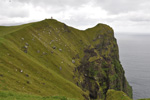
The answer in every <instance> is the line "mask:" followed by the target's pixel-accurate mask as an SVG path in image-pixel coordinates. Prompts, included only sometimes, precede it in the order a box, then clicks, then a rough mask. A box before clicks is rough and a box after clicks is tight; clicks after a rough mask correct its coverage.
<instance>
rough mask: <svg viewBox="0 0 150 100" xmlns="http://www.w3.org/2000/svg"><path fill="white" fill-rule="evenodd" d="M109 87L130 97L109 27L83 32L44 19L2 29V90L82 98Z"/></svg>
mask: <svg viewBox="0 0 150 100" xmlns="http://www.w3.org/2000/svg"><path fill="white" fill-rule="evenodd" d="M108 89H115V90H121V91H124V92H125V93H126V94H127V95H129V96H130V97H132V89H131V87H130V86H129V85H128V82H127V81H126V78H125V76H124V70H123V68H122V66H121V65H120V62H119V56H118V46H117V44H116V40H115V38H114V36H113V30H112V29H111V28H110V27H109V26H107V25H104V24H98V25H97V26H95V27H93V28H90V29H87V30H85V31H80V30H77V29H74V28H72V27H68V26H67V25H65V24H63V23H60V22H58V21H56V20H53V19H50V20H49V19H46V20H43V21H41V22H36V23H30V24H26V25H21V26H13V27H0V90H3V91H15V92H23V93H28V94H34V95H40V96H66V97H69V98H76V99H81V100H83V99H89V98H91V99H98V98H101V99H104V98H105V96H106V93H107V90H108Z"/></svg>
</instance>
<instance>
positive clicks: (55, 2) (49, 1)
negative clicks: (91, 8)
mask: <svg viewBox="0 0 150 100" xmlns="http://www.w3.org/2000/svg"><path fill="white" fill-rule="evenodd" d="M13 2H20V3H28V4H33V5H34V6H43V7H44V6H45V7H48V6H55V7H64V6H72V7H76V6H81V5H83V4H85V3H87V0H80V1H77V0H13Z"/></svg>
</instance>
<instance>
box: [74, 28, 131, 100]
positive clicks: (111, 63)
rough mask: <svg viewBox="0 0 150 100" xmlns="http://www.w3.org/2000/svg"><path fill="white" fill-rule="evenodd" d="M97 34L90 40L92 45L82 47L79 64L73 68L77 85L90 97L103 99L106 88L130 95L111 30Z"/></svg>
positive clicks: (129, 88)
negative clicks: (82, 54) (82, 53)
mask: <svg viewBox="0 0 150 100" xmlns="http://www.w3.org/2000/svg"><path fill="white" fill-rule="evenodd" d="M97 32H98V31H97ZM97 34H98V36H95V38H94V41H92V42H93V43H92V44H94V45H93V46H88V47H87V48H85V49H84V57H83V58H82V60H81V61H80V63H81V64H80V66H78V67H77V68H76V69H75V75H76V77H77V78H78V81H77V84H78V86H79V87H81V88H82V89H83V90H84V91H87V90H88V91H89V97H90V98H91V99H105V97H106V93H107V91H108V89H115V90H120V91H124V92H125V93H126V94H127V95H128V96H129V97H132V88H131V87H130V86H129V84H128V82H127V80H126V78H125V76H124V70H123V68H122V65H121V64H120V61H119V55H118V46H117V43H116V39H115V38H114V36H113V31H109V30H108V31H106V32H105V33H104V34H101V33H97ZM95 42H96V43H95Z"/></svg>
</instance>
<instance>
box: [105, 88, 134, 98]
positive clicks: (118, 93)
mask: <svg viewBox="0 0 150 100" xmlns="http://www.w3.org/2000/svg"><path fill="white" fill-rule="evenodd" d="M106 100H132V99H130V98H129V97H128V96H127V95H126V94H125V93H124V92H122V91H115V90H108V92H107V94H106Z"/></svg>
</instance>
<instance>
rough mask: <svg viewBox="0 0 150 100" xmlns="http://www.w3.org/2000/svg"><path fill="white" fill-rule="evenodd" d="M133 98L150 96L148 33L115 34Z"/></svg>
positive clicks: (149, 36)
mask: <svg viewBox="0 0 150 100" xmlns="http://www.w3.org/2000/svg"><path fill="white" fill-rule="evenodd" d="M115 37H116V39H117V43H118V46H119V56H120V61H121V64H122V66H123V68H124V70H125V76H126V78H127V80H128V82H129V84H130V85H131V86H132V88H133V99H134V100H136V99H141V98H150V35H147V34H124V33H122V34H121V33H118V34H115Z"/></svg>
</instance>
